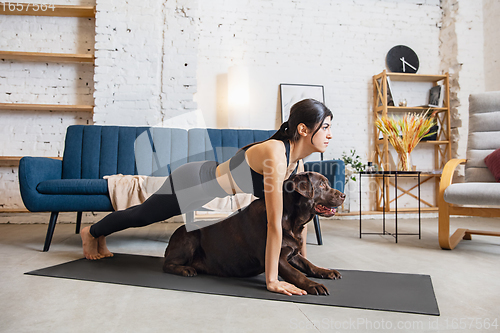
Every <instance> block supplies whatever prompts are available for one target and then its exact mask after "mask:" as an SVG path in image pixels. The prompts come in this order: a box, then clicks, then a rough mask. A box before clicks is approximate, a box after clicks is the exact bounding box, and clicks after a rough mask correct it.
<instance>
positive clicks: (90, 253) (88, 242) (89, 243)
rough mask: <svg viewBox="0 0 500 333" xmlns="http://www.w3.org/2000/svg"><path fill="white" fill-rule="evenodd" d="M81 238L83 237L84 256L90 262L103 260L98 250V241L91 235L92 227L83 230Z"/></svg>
mask: <svg viewBox="0 0 500 333" xmlns="http://www.w3.org/2000/svg"><path fill="white" fill-rule="evenodd" d="M80 236H81V237H82V247H83V255H84V256H85V258H87V259H90V260H97V259H101V258H102V257H103V256H102V255H101V254H99V251H98V250H97V249H98V246H99V242H98V239H97V238H94V236H92V235H91V234H90V227H85V228H83V229H82V230H81V231H80Z"/></svg>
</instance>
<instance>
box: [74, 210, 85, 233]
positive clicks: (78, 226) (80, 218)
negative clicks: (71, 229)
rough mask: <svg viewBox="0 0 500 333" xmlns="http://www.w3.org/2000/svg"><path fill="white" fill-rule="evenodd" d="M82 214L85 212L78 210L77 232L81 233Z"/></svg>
mask: <svg viewBox="0 0 500 333" xmlns="http://www.w3.org/2000/svg"><path fill="white" fill-rule="evenodd" d="M82 214H83V212H77V213H76V230H75V234H79V233H80V228H81V227H82Z"/></svg>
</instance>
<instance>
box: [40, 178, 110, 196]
mask: <svg viewBox="0 0 500 333" xmlns="http://www.w3.org/2000/svg"><path fill="white" fill-rule="evenodd" d="M36 189H37V191H38V192H39V193H41V194H108V181H107V180H106V179H52V180H46V181H43V182H41V183H40V184H38V186H37V187H36Z"/></svg>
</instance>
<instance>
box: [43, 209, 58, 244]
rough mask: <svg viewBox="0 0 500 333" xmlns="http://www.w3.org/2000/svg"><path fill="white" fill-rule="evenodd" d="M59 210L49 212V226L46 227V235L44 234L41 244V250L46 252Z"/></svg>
mask: <svg viewBox="0 0 500 333" xmlns="http://www.w3.org/2000/svg"><path fill="white" fill-rule="evenodd" d="M58 215H59V212H52V213H50V220H49V226H48V227H47V236H45V244H44V246H43V252H47V251H48V250H49V247H50V243H51V242H52V235H53V234H54V229H55V228H56V221H57V216H58Z"/></svg>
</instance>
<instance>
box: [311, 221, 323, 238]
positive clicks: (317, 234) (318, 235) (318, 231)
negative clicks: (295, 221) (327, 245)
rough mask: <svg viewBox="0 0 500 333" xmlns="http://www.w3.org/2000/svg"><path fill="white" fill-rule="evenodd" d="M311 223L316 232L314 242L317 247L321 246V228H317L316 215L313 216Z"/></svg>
mask: <svg viewBox="0 0 500 333" xmlns="http://www.w3.org/2000/svg"><path fill="white" fill-rule="evenodd" d="M313 223H314V231H315V232H316V240H317V241H318V245H323V238H322V237H321V228H320V226H319V218H318V215H314V218H313Z"/></svg>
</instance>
